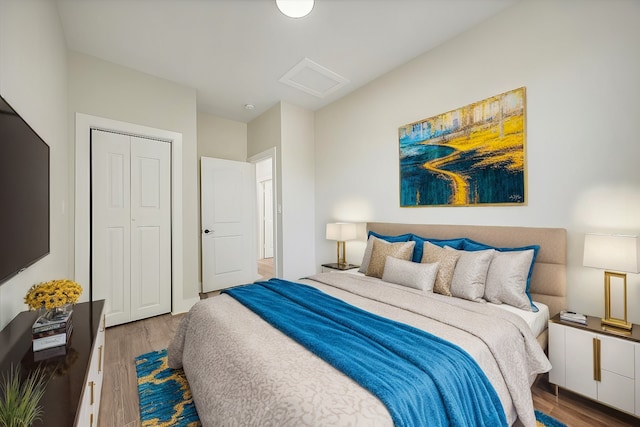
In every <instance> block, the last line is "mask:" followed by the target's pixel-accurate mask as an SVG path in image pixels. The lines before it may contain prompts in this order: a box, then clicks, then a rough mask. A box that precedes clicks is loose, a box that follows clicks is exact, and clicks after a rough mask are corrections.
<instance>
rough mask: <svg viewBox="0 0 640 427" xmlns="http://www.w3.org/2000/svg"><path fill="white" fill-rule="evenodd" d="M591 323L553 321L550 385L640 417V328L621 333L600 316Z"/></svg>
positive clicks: (550, 348)
mask: <svg viewBox="0 0 640 427" xmlns="http://www.w3.org/2000/svg"><path fill="white" fill-rule="evenodd" d="M587 322H588V323H587V325H580V324H578V323H572V322H565V321H562V320H560V315H559V314H558V315H556V316H554V317H553V318H552V319H551V320H549V360H550V361H551V365H552V369H551V371H550V372H549V382H550V383H552V384H555V385H556V386H560V387H563V388H566V389H568V390H571V391H573V392H576V393H578V394H581V395H583V396H586V397H588V398H590V399H593V400H597V401H598V402H601V403H604V404H605V405H608V406H612V407H614V408H616V409H619V410H621V411H624V412H627V413H629V414H632V415H635V416H636V417H638V416H640V325H633V329H632V330H631V331H630V332H624V331H623V332H618V331H616V330H613V329H611V328H608V327H603V326H602V325H601V324H600V318H598V317H593V316H587Z"/></svg>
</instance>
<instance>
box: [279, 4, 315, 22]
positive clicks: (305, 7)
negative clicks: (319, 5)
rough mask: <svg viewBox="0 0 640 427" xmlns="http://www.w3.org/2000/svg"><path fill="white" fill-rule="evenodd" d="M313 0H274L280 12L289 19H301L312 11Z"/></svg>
mask: <svg viewBox="0 0 640 427" xmlns="http://www.w3.org/2000/svg"><path fill="white" fill-rule="evenodd" d="M313 3H314V0H276V5H277V6H278V9H280V12H282V13H283V14H285V15H286V16H288V17H289V18H302V17H303V16H307V15H308V14H309V13H310V12H311V10H312V9H313Z"/></svg>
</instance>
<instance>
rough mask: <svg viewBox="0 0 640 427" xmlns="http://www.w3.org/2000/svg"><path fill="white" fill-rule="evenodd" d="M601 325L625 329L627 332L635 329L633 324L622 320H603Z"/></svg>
mask: <svg viewBox="0 0 640 427" xmlns="http://www.w3.org/2000/svg"><path fill="white" fill-rule="evenodd" d="M600 323H601V324H602V325H605V326H611V327H613V328H618V329H624V330H625V331H630V330H631V328H632V327H633V323H631V322H625V321H624V320H620V319H602V320H601V321H600Z"/></svg>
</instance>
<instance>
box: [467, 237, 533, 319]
mask: <svg viewBox="0 0 640 427" xmlns="http://www.w3.org/2000/svg"><path fill="white" fill-rule="evenodd" d="M462 249H464V250H465V251H483V250H486V249H495V250H496V251H500V252H513V251H526V250H529V249H533V257H532V258H531V266H530V267H529V274H528V275H527V288H526V289H525V292H526V294H527V297H528V298H529V302H530V303H531V311H533V312H534V313H537V312H538V307H536V305H535V304H534V303H533V299H531V294H530V293H529V287H530V286H531V274H533V264H535V262H536V256H538V251H539V250H540V246H539V245H531V246H522V247H520V248H496V247H495V246H491V245H487V244H484V243H480V242H476V241H474V240H471V239H464V244H463V247H462Z"/></svg>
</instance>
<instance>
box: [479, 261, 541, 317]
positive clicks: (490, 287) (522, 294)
mask: <svg viewBox="0 0 640 427" xmlns="http://www.w3.org/2000/svg"><path fill="white" fill-rule="evenodd" d="M532 259H533V249H529V250H526V251H508V252H500V251H497V252H496V253H495V254H494V256H493V260H492V261H491V265H490V266H489V271H488V272H487V282H486V284H485V288H484V299H486V300H487V301H489V302H492V303H495V304H502V303H504V304H508V305H511V306H513V307H516V308H520V309H522V310H527V311H531V302H530V301H529V297H528V296H527V293H526V290H527V277H528V276H529V269H530V268H531V261H532Z"/></svg>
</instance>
